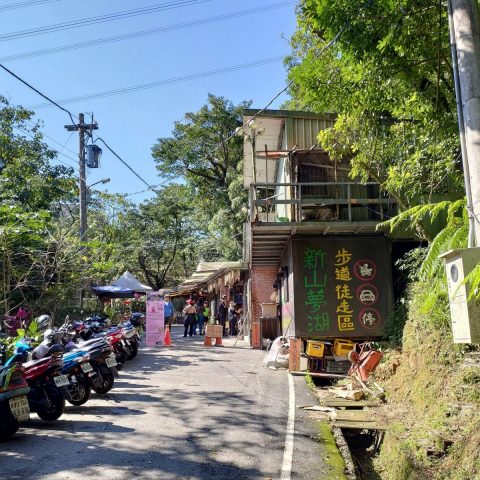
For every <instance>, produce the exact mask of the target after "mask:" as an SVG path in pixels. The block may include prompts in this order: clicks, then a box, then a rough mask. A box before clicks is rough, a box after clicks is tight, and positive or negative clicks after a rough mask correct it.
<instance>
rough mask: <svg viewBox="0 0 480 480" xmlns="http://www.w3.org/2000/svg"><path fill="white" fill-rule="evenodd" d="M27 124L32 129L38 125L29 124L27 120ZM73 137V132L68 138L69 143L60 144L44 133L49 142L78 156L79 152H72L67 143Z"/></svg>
mask: <svg viewBox="0 0 480 480" xmlns="http://www.w3.org/2000/svg"><path fill="white" fill-rule="evenodd" d="M25 122H26V123H27V124H28V125H30V126H31V127H36V126H37V125H36V124H35V123H33V122H29V121H27V120H25ZM72 135H73V132H70V135H69V136H68V138H67V141H66V142H65V143H62V142H59V141H58V140H55V139H54V138H52V137H50V136H49V135H47V134H46V133H45V132H42V136H43V137H45V138H48V139H49V140H51V141H52V142H54V143H56V144H57V145H60V146H61V147H62V150H67V151H69V152H70V153H72V154H73V155H78V152H75V151H73V150H71V149H70V148H68V147H67V143H68V142H69V141H70V139H71V138H72Z"/></svg>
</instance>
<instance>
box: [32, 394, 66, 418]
mask: <svg viewBox="0 0 480 480" xmlns="http://www.w3.org/2000/svg"><path fill="white" fill-rule="evenodd" d="M64 410H65V399H64V398H63V397H60V396H59V395H56V396H55V397H50V405H44V404H42V405H41V406H39V407H38V408H37V415H38V416H39V417H40V418H41V419H42V420H44V421H45V422H53V421H54V420H57V419H59V418H60V417H61V416H62V413H63V411H64Z"/></svg>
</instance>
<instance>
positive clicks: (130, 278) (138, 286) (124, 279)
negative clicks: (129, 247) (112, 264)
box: [112, 270, 152, 292]
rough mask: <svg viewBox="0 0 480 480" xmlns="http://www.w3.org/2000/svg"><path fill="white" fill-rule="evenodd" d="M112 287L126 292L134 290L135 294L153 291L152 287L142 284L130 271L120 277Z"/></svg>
mask: <svg viewBox="0 0 480 480" xmlns="http://www.w3.org/2000/svg"><path fill="white" fill-rule="evenodd" d="M112 285H113V286H114V287H120V288H124V289H126V290H133V291H134V292H149V291H151V290H152V288H151V287H149V286H148V285H144V284H143V283H141V282H140V280H138V278H137V277H135V275H133V274H132V273H130V272H129V271H128V270H127V271H126V272H125V273H124V274H123V275H122V276H120V277H118V278H117V279H116V280H115V281H114V282H113V283H112Z"/></svg>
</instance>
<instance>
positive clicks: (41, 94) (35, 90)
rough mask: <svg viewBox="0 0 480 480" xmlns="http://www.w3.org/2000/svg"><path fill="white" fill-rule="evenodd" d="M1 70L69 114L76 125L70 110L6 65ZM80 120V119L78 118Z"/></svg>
mask: <svg viewBox="0 0 480 480" xmlns="http://www.w3.org/2000/svg"><path fill="white" fill-rule="evenodd" d="M0 68H3V70H5V71H6V72H7V73H9V74H10V75H12V77H15V78H16V79H17V80H18V81H19V82H22V83H23V84H24V85H26V86H27V87H28V88H30V89H31V90H33V91H34V92H35V93H37V94H38V95H40V96H41V97H42V98H44V99H45V100H48V101H49V102H50V103H51V104H53V105H55V106H56V107H57V108H59V109H60V110H63V111H64V112H65V113H67V114H68V116H69V117H70V120H71V121H72V123H75V120H74V119H73V117H74V116H75V115H73V114H72V113H71V112H70V111H69V110H67V109H66V108H63V107H62V106H61V105H59V104H58V103H57V102H55V101H54V100H52V99H51V98H50V97H47V96H46V95H45V94H43V93H42V92H41V91H40V90H37V89H36V88H35V87H34V86H33V85H30V84H29V83H28V82H26V81H25V80H24V79H23V78H20V77H19V76H18V75H17V74H16V73H14V72H12V71H11V70H9V69H8V68H7V67H6V66H5V65H2V64H1V63H0ZM77 119H78V117H77Z"/></svg>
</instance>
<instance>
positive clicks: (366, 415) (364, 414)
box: [332, 410, 377, 423]
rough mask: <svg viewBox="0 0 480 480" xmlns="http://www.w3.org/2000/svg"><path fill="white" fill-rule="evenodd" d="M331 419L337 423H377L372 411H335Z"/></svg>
mask: <svg viewBox="0 0 480 480" xmlns="http://www.w3.org/2000/svg"><path fill="white" fill-rule="evenodd" d="M332 418H334V419H335V420H338V421H342V420H346V421H354V422H366V423H372V422H373V423H375V422H377V419H376V418H375V413H374V410H336V411H335V412H333V413H332Z"/></svg>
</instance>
